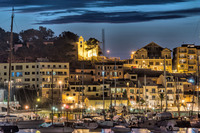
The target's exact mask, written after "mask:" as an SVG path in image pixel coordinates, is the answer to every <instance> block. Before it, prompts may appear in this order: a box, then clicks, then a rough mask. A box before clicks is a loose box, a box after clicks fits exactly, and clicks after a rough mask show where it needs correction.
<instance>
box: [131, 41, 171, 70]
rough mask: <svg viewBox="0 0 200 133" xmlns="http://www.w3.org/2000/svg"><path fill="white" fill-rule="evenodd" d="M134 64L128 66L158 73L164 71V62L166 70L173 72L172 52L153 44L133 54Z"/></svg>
mask: <svg viewBox="0 0 200 133" xmlns="http://www.w3.org/2000/svg"><path fill="white" fill-rule="evenodd" d="M131 59H132V63H131V64H128V65H129V66H130V67H133V68H148V69H152V70H157V71H163V70H164V60H165V66H166V70H167V71H169V72H171V71H172V57H171V50H170V49H168V48H163V47H161V46H159V45H158V44H156V43H154V42H151V43H149V44H147V45H146V46H144V47H142V48H140V49H139V50H137V51H135V52H132V54H131Z"/></svg>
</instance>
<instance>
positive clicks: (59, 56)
mask: <svg viewBox="0 0 200 133" xmlns="http://www.w3.org/2000/svg"><path fill="white" fill-rule="evenodd" d="M77 41H78V36H77V35H76V34H74V33H72V32H69V31H68V32H62V33H61V34H60V35H59V37H57V38H56V39H55V41H54V47H53V49H52V51H51V55H50V58H51V60H52V61H62V62H64V61H72V58H73V57H74V53H73V52H74V51H75V50H74V44H75V43H76V42H77Z"/></svg>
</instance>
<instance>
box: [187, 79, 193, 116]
mask: <svg viewBox="0 0 200 133" xmlns="http://www.w3.org/2000/svg"><path fill="white" fill-rule="evenodd" d="M188 82H189V83H191V84H192V90H193V96H192V112H191V115H193V108H194V91H195V90H194V87H195V80H194V78H193V77H192V78H190V79H189V80H188ZM189 106H190V104H189Z"/></svg>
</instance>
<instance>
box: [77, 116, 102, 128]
mask: <svg viewBox="0 0 200 133" xmlns="http://www.w3.org/2000/svg"><path fill="white" fill-rule="evenodd" d="M73 127H74V128H75V129H92V130H93V129H96V128H98V123H97V122H96V121H94V120H92V119H90V118H84V119H83V120H78V121H76V122H74V123H73Z"/></svg>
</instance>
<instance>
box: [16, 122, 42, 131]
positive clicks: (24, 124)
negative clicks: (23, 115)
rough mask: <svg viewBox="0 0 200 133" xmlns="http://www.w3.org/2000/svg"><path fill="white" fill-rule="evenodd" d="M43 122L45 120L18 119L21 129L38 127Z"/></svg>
mask: <svg viewBox="0 0 200 133" xmlns="http://www.w3.org/2000/svg"><path fill="white" fill-rule="evenodd" d="M42 123H44V121H43V120H24V121H18V122H17V126H18V128H19V129H37V128H39V126H40V125H41V124H42Z"/></svg>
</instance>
